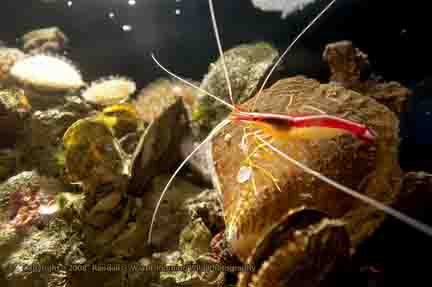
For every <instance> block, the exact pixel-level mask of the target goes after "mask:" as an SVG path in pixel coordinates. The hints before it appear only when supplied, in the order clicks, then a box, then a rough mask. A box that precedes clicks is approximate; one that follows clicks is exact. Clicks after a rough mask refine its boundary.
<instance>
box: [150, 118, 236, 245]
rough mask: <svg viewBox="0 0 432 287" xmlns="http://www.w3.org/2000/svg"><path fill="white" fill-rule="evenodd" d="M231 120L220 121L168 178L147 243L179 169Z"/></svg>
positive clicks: (154, 213)
mask: <svg viewBox="0 0 432 287" xmlns="http://www.w3.org/2000/svg"><path fill="white" fill-rule="evenodd" d="M230 122H231V121H230V120H224V121H222V122H220V123H219V124H218V125H217V126H216V127H215V128H214V129H213V130H212V131H211V132H210V134H209V135H208V136H207V137H206V139H205V140H203V141H202V142H201V143H200V144H199V145H198V146H197V147H196V148H195V149H194V150H193V151H192V152H191V153H190V154H189V155H188V156H187V157H186V158H185V159H184V160H183V162H182V163H181V164H180V165H179V166H178V167H177V169H176V170H175V172H174V173H173V175H172V176H171V178H170V179H169V180H168V183H167V184H166V185H165V188H164V189H163V191H162V193H161V195H160V197H159V200H158V202H157V204H156V207H155V209H154V211H153V216H152V220H151V223H150V228H149V232H148V239H147V243H148V244H151V241H152V232H153V225H154V222H155V219H156V214H157V212H158V210H159V206H160V204H161V202H162V199H163V197H164V196H165V193H166V192H167V190H168V188H169V187H170V185H171V182H172V181H173V180H174V178H175V177H176V176H177V174H178V173H179V171H180V170H181V169H182V167H183V166H184V165H185V164H186V163H187V162H188V160H189V159H190V158H191V157H192V156H193V155H194V154H195V153H196V152H197V151H198V150H199V149H200V148H201V147H202V146H203V145H204V144H205V143H207V142H208V141H209V140H211V139H212V138H213V137H214V136H215V135H217V133H218V132H219V131H220V130H221V129H222V128H224V127H225V126H226V125H228V124H229V123H230Z"/></svg>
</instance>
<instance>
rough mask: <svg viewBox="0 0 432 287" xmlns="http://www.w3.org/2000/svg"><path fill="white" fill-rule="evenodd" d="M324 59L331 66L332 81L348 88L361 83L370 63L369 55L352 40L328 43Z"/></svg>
mask: <svg viewBox="0 0 432 287" xmlns="http://www.w3.org/2000/svg"><path fill="white" fill-rule="evenodd" d="M323 59H324V61H325V62H327V63H328V65H329V67H330V73H331V76H330V81H333V82H337V83H339V84H341V85H343V86H344V87H345V88H348V89H349V88H352V87H357V86H358V85H359V84H360V78H361V76H362V73H363V72H364V70H365V68H367V67H368V66H369V65H370V63H369V59H368V56H367V55H366V54H365V53H363V52H362V51H360V50H359V49H358V48H355V47H354V46H353V43H352V42H351V41H339V42H335V43H331V44H327V45H326V47H325V49H324V53H323Z"/></svg>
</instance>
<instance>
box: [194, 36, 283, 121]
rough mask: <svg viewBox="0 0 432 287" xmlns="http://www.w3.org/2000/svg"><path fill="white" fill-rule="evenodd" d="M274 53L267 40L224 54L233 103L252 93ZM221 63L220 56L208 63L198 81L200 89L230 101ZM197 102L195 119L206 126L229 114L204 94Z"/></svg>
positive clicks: (274, 57) (267, 68) (269, 65)
mask: <svg viewBox="0 0 432 287" xmlns="http://www.w3.org/2000/svg"><path fill="white" fill-rule="evenodd" d="M278 55H279V53H278V52H277V50H276V49H274V48H273V47H272V46H271V45H269V44H267V43H256V44H244V45H239V46H237V47H235V48H232V49H230V50H228V51H226V52H225V53H224V57H225V63H226V65H227V68H228V75H229V78H230V82H231V87H232V92H233V97H234V102H235V103H236V104H240V103H243V102H244V101H246V100H247V99H249V98H250V97H252V96H253V95H254V93H255V92H256V91H257V90H258V88H259V84H260V83H261V82H262V80H263V78H264V76H265V75H266V72H267V71H268V70H269V69H270V68H271V67H272V65H273V64H274V62H275V61H276V59H277V57H278ZM221 63H222V61H221V59H218V60H217V61H216V62H215V63H213V64H210V68H209V72H208V74H207V75H206V76H205V77H204V79H203V81H202V82H201V86H200V88H202V89H204V90H206V91H207V92H209V93H211V94H213V95H215V96H217V97H219V98H221V99H223V100H225V101H227V102H229V103H230V102H231V100H230V98H229V93H228V86H227V82H226V80H225V76H224V72H223V68H222V64H221ZM199 101H200V106H199V109H200V111H199V112H198V114H199V115H197V117H196V120H199V121H200V122H201V125H202V126H204V127H206V128H207V129H209V128H212V127H214V126H215V125H216V124H217V123H218V122H219V121H220V120H222V119H223V118H224V117H226V115H227V114H228V113H229V110H227V108H226V107H225V106H222V105H221V104H220V103H219V102H216V101H215V100H213V99H211V98H209V97H208V96H207V95H205V94H200V95H199Z"/></svg>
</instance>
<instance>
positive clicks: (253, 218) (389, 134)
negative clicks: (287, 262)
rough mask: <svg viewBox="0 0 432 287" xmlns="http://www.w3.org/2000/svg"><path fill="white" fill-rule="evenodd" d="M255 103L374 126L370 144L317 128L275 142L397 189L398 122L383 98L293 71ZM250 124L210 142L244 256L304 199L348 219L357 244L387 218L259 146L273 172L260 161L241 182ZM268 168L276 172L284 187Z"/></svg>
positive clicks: (323, 168)
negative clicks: (244, 143) (375, 135)
mask: <svg viewBox="0 0 432 287" xmlns="http://www.w3.org/2000/svg"><path fill="white" fill-rule="evenodd" d="M254 101H255V97H254V98H252V99H251V100H250V101H248V102H247V103H246V104H245V107H244V108H247V109H250V108H251V107H252V106H253V103H254ZM256 107H257V109H256V110H257V111H259V112H273V113H286V114H290V115H300V114H302V115H305V114H317V113H318V111H323V112H326V113H328V114H331V115H336V116H339V117H342V118H346V119H349V120H353V121H356V122H360V123H363V124H365V125H367V126H368V127H370V128H372V129H374V130H375V131H376V132H377V133H378V139H377V141H376V142H375V143H374V144H372V145H366V144H362V143H361V142H360V141H359V140H358V139H356V138H354V137H353V136H352V135H351V134H335V136H334V137H330V138H329V137H328V136H326V137H323V136H322V134H320V133H319V132H318V133H317V134H316V136H314V137H313V138H312V139H305V138H302V137H298V138H294V139H291V140H290V141H288V142H286V141H280V140H274V141H273V142H272V144H273V145H274V146H275V147H277V148H278V149H280V150H281V151H282V152H284V153H285V154H287V155H289V156H291V157H293V158H294V159H296V160H297V161H300V162H302V163H304V164H305V165H307V166H308V167H309V168H312V169H313V170H315V171H319V172H320V173H322V174H324V175H325V176H327V177H329V178H331V179H333V180H335V181H337V182H339V183H341V184H343V185H345V186H348V187H350V188H352V189H354V190H357V191H358V192H361V193H365V194H366V195H368V196H370V197H373V198H375V199H376V200H379V201H381V202H384V203H390V202H392V201H393V199H394V198H395V196H396V195H397V194H398V192H399V190H400V182H399V181H398V179H399V177H400V174H401V171H400V168H399V165H398V161H397V150H398V124H399V123H398V120H397V118H396V117H395V115H394V114H393V113H392V112H391V111H390V110H389V109H388V108H386V107H385V106H383V105H381V104H379V103H378V102H376V101H375V100H373V99H371V98H369V97H364V96H362V95H361V94H359V93H356V92H353V91H351V90H347V89H344V88H343V87H341V86H337V85H334V84H320V83H319V82H317V81H315V80H312V79H306V78H304V77H293V78H288V79H284V80H280V81H278V82H276V83H275V84H274V85H273V86H272V87H271V88H269V89H267V90H265V91H264V92H263V94H262V96H260V98H259V100H258V102H257V104H256ZM246 126H247V125H246V124H241V123H240V124H232V125H229V126H228V127H226V128H225V129H224V130H223V131H222V132H221V133H220V134H219V135H218V137H216V138H215V139H214V141H213V147H212V156H213V159H214V163H215V166H214V169H215V170H214V171H215V174H216V178H217V179H216V182H215V185H216V187H217V188H218V190H219V191H220V192H221V193H222V194H223V201H224V217H225V224H226V234H227V240H228V241H229V243H230V245H231V247H232V249H233V251H234V253H235V254H236V255H237V256H238V257H239V258H240V259H241V260H242V261H243V262H246V259H247V258H248V256H249V255H250V254H251V252H252V250H253V249H254V248H255V245H256V242H257V241H258V240H259V239H260V238H262V236H264V234H266V232H267V231H268V230H269V228H270V227H271V226H272V225H273V224H274V223H276V222H278V220H279V219H280V218H281V217H282V216H284V214H286V213H287V212H289V211H290V210H294V209H296V208H299V207H301V206H304V207H306V208H308V209H314V210H318V211H320V212H322V213H323V214H326V215H328V216H329V217H330V218H343V219H346V221H347V230H348V232H349V235H350V239H351V241H353V243H354V245H356V244H357V242H359V241H361V240H362V239H364V238H365V237H367V236H368V235H369V234H370V233H371V232H372V231H373V230H374V229H375V228H376V226H377V225H378V224H379V223H380V222H381V221H382V219H383V215H382V213H378V216H377V212H376V210H375V209H374V208H373V207H370V206H366V205H365V204H364V203H362V202H359V201H358V200H356V199H354V198H352V197H350V196H347V195H346V194H344V193H342V192H341V191H339V190H337V189H335V188H334V187H332V186H330V185H328V184H326V183H324V182H322V181H321V180H319V179H317V178H315V177H313V176H311V175H309V174H307V173H305V172H304V171H303V170H301V169H299V168H297V167H295V166H294V165H292V164H290V163H289V162H288V161H286V160H285V159H283V158H281V157H280V156H279V155H277V154H275V153H273V152H271V151H259V152H258V154H259V157H255V158H254V163H255V164H258V165H259V166H261V167H262V168H264V169H265V170H266V171H267V174H266V173H265V172H261V171H260V170H262V169H254V174H253V177H252V178H253V181H252V179H251V180H249V181H247V182H245V183H239V182H238V181H237V180H236V175H237V173H238V171H239V169H240V167H241V166H242V161H243V160H244V159H245V158H246V157H247V155H245V153H244V152H243V151H242V149H241V148H240V145H239V144H240V142H241V139H242V137H243V133H244V131H243V128H244V127H246ZM227 134H230V137H229V138H230V140H229V141H226V140H225V139H226V135H227ZM263 136H265V135H263ZM256 145H257V141H254V140H248V150H249V151H251V150H253V149H254V148H255V147H256ZM268 174H271V175H272V176H273V177H274V178H275V179H276V180H277V184H278V186H279V187H280V190H278V189H277V188H276V186H275V184H274V182H273V180H272V179H271V177H270V176H268ZM254 185H255V186H256V187H255V188H254Z"/></svg>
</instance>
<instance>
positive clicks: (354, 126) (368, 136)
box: [147, 0, 432, 245]
mask: <svg viewBox="0 0 432 287" xmlns="http://www.w3.org/2000/svg"><path fill="white" fill-rule="evenodd" d="M335 2H336V0H332V1H330V3H329V4H327V5H326V6H325V8H323V9H322V10H321V12H320V13H319V14H318V15H317V16H316V17H315V18H314V19H313V20H312V21H311V22H310V23H309V24H308V25H307V26H306V27H305V28H303V30H302V31H301V32H300V33H299V34H298V35H297V36H296V37H295V38H294V40H293V41H292V42H291V44H290V45H289V46H288V47H287V48H286V49H285V51H284V52H283V53H282V54H281V56H280V57H279V59H278V60H277V61H276V62H275V64H274V65H273V67H272V68H271V69H270V71H269V72H268V74H267V76H266V78H265V80H264V82H263V83H262V85H261V86H260V89H259V90H258V92H257V95H256V100H255V102H254V104H253V107H252V111H245V110H243V109H241V108H239V107H237V106H236V105H235V103H234V100H233V92H232V87H231V82H230V79H229V75H228V68H227V66H226V64H225V59H224V54H223V49H222V43H221V40H220V37H219V31H218V27H217V22H216V17H215V12H214V7H213V1H212V0H208V4H209V8H210V15H211V21H212V25H213V31H214V35H215V39H216V43H217V46H218V52H219V56H220V60H221V65H222V68H223V72H224V77H225V81H226V84H227V87H228V93H229V98H230V101H231V103H228V102H226V101H224V100H222V99H220V98H219V97H216V96H215V95H213V94H211V93H209V92H207V91H206V90H204V89H202V88H200V87H198V86H196V85H194V84H192V83H190V82H188V81H187V80H185V79H183V78H181V77H179V76H178V75H176V74H174V73H173V72H171V71H170V70H168V69H167V68H165V67H164V66H163V65H162V64H161V63H160V62H159V61H158V60H157V59H156V57H155V56H154V55H153V54H151V57H152V59H153V60H154V62H155V63H156V64H157V65H158V66H159V67H160V68H161V69H162V70H164V71H165V72H166V73H167V74H169V75H170V76H172V77H174V78H176V79H178V80H180V81H181V82H183V83H185V84H187V85H189V86H191V87H193V88H195V89H197V90H199V91H200V92H202V93H203V94H205V95H207V96H209V97H211V98H213V99H214V100H216V101H218V102H220V103H222V104H223V105H225V106H226V107H227V108H228V109H230V110H231V111H232V112H231V114H230V116H229V117H228V118H227V119H225V120H223V121H221V122H220V123H219V124H218V125H216V127H214V128H213V130H212V131H211V132H210V133H209V135H208V136H207V137H206V138H205V139H204V140H203V141H202V142H201V143H200V144H199V145H198V146H197V147H196V148H195V149H194V150H193V151H192V152H191V153H190V154H189V155H188V156H187V157H186V158H185V159H184V160H183V162H181V164H180V165H179V166H178V167H177V169H176V170H175V171H174V173H173V174H172V176H171V177H170V179H169V180H168V182H167V184H166V185H165V187H164V189H163V191H162V193H161V195H160V198H159V200H158V202H157V204H156V207H155V209H154V212H153V216H152V219H151V223H150V228H149V231H148V241H147V243H148V244H149V245H150V244H151V243H152V232H153V227H154V223H155V220H156V216H157V212H158V209H159V206H160V204H161V202H162V199H163V197H164V196H165V194H166V192H167V191H168V189H169V187H170V185H171V183H172V182H173V180H174V178H175V177H176V176H177V174H178V173H179V172H180V170H181V169H182V168H183V167H184V165H185V164H186V163H187V162H188V161H189V159H190V158H191V157H192V156H193V155H194V154H195V153H196V152H197V151H198V150H199V149H200V148H201V147H203V146H204V145H205V144H206V143H208V142H209V141H211V140H212V139H213V138H214V137H215V136H216V135H217V134H218V133H219V132H220V131H221V130H222V129H223V128H224V127H226V126H227V125H229V124H230V123H233V124H235V123H238V122H246V123H257V124H266V125H270V126H271V125H282V126H285V127H286V128H299V127H324V128H331V129H338V130H341V131H343V132H346V133H350V134H351V135H353V136H354V137H356V138H358V139H359V140H361V141H362V142H363V143H365V144H371V143H373V142H374V141H375V140H376V139H377V137H379V135H378V134H377V133H376V132H375V131H374V130H372V129H370V128H368V127H367V126H365V125H363V124H360V123H357V122H354V121H351V120H347V119H344V118H341V117H337V116H332V115H328V114H322V113H320V114H316V115H304V116H303V115H300V116H292V115H287V114H278V113H262V112H255V111H254V110H255V106H256V103H257V101H258V99H259V97H260V96H261V95H262V92H263V90H264V87H265V86H266V84H267V82H268V80H269V79H270V76H271V74H272V73H273V72H274V70H275V69H276V67H277V66H278V65H279V64H280V63H281V61H282V59H283V58H284V57H285V55H286V54H287V53H288V52H289V51H290V50H291V49H292V47H293V46H294V45H295V44H296V43H297V42H298V40H299V39H300V38H301V37H302V36H303V35H304V34H305V33H306V32H307V31H308V30H309V28H310V27H311V26H312V25H314V24H315V23H316V22H317V21H318V20H319V19H320V18H321V16H322V15H323V14H324V13H325V12H327V11H328V10H329V9H330V7H331V6H333V4H334V3H335ZM254 136H255V138H256V139H257V140H258V142H259V143H260V147H266V148H268V149H269V150H271V151H273V152H275V153H276V154H278V155H279V156H281V157H282V158H283V159H285V160H287V161H288V162H290V163H291V164H293V165H295V166H296V167H298V168H300V169H302V170H303V171H304V172H306V173H308V174H309V175H312V176H313V177H316V178H318V179H319V180H321V181H323V182H325V183H327V184H329V185H331V186H333V187H334V188H336V189H337V190H339V191H341V192H343V193H345V194H347V195H349V196H351V197H353V198H355V199H358V200H360V201H362V202H364V203H366V204H368V205H370V206H372V207H374V208H376V209H377V210H380V211H382V212H384V213H386V214H387V215H390V216H392V217H394V218H395V219H397V220H399V221H401V222H403V223H405V224H407V225H409V226H411V227H413V228H414V229H416V230H418V231H420V232H422V233H424V234H426V235H428V236H432V227H431V226H429V225H427V224H424V223H422V222H420V221H418V220H416V219H414V218H412V217H410V216H408V215H406V214H404V213H402V212H400V211H398V210H396V209H394V208H392V207H390V206H388V205H386V204H383V203H381V202H379V201H377V200H375V199H373V198H371V197H368V196H366V195H364V194H362V193H359V192H358V191H356V190H354V189H351V188H349V187H347V186H344V185H342V184H340V183H338V182H336V181H335V180H332V179H331V178H328V177H327V176H325V175H323V174H321V173H320V172H318V171H316V170H313V169H311V168H309V167H308V166H306V165H305V164H304V163H302V162H299V161H297V160H295V159H294V158H292V157H290V156H289V155H287V154H285V153H284V152H282V151H280V150H279V149H278V148H276V147H275V146H274V145H272V144H271V143H270V142H269V141H268V140H267V139H266V138H264V137H263V136H262V135H260V134H259V133H254Z"/></svg>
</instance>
